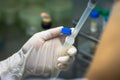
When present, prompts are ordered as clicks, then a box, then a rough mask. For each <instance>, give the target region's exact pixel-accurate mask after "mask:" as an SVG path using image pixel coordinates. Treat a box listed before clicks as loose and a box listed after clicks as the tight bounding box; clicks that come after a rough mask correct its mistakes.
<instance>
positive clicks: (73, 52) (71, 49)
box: [67, 46, 77, 56]
mask: <svg viewBox="0 0 120 80" xmlns="http://www.w3.org/2000/svg"><path fill="white" fill-rule="evenodd" d="M67 53H68V55H69V56H75V54H76V53H77V49H76V48H75V47H74V46H72V47H71V48H70V49H69V50H68V51H67Z"/></svg>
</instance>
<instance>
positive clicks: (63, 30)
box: [61, 28, 71, 35]
mask: <svg viewBox="0 0 120 80" xmlns="http://www.w3.org/2000/svg"><path fill="white" fill-rule="evenodd" d="M61 33H62V34H66V35H70V34H71V29H70V28H62V30H61Z"/></svg>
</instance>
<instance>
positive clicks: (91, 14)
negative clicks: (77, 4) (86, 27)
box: [90, 10, 100, 19]
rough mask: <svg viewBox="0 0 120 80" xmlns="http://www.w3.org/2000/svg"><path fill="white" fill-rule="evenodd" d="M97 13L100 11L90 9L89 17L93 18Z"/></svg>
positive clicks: (96, 16)
mask: <svg viewBox="0 0 120 80" xmlns="http://www.w3.org/2000/svg"><path fill="white" fill-rule="evenodd" d="M99 15H100V13H99V12H98V11H97V10H92V11H91V13H90V17H91V18H94V19H96V18H98V17H99Z"/></svg>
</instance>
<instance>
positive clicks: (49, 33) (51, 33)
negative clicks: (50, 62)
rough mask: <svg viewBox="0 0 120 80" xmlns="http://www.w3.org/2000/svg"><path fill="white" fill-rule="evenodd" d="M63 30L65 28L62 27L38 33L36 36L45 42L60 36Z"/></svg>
mask: <svg viewBox="0 0 120 80" xmlns="http://www.w3.org/2000/svg"><path fill="white" fill-rule="evenodd" d="M62 28H63V27H62V26H61V27H57V28H53V29H49V30H46V31H42V32H39V33H36V35H38V36H40V37H41V38H42V39H43V40H49V39H52V38H55V37H57V36H59V35H60V33H61V29H62ZM41 35H42V36H41Z"/></svg>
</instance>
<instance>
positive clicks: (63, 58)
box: [57, 56, 70, 63]
mask: <svg viewBox="0 0 120 80" xmlns="http://www.w3.org/2000/svg"><path fill="white" fill-rule="evenodd" d="M57 60H58V62H59V63H68V62H69V61H70V56H62V57H59V58H58V59H57Z"/></svg>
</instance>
